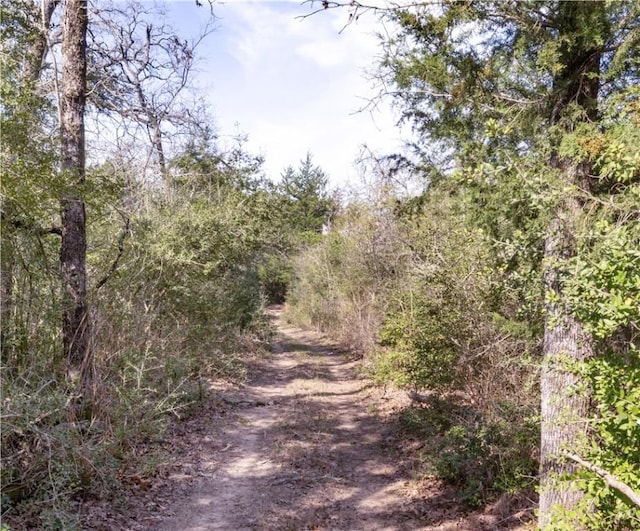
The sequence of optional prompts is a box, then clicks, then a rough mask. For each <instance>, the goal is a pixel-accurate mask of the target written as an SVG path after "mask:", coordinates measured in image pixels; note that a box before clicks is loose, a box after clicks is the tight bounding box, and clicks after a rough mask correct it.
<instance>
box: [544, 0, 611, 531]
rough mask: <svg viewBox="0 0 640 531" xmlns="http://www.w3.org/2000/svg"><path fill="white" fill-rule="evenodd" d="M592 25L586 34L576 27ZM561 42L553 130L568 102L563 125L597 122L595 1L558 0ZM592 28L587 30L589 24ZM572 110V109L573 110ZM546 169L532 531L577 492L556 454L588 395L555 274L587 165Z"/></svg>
mask: <svg viewBox="0 0 640 531" xmlns="http://www.w3.org/2000/svg"><path fill="white" fill-rule="evenodd" d="M597 20H599V21H600V25H599V27H597V26H596V27H594V29H593V31H592V32H591V33H590V34H589V36H585V33H584V27H581V25H583V24H585V21H588V22H589V23H590V24H593V23H594V22H595V21H597ZM557 22H558V29H559V30H560V33H561V35H560V37H561V38H559V39H558V40H559V42H561V43H562V44H561V53H560V62H561V64H562V65H563V66H564V68H563V69H562V70H561V71H560V72H559V74H558V75H557V76H556V79H555V80H554V92H555V98H554V100H555V105H554V107H553V109H552V111H551V116H550V125H551V126H556V127H559V126H560V123H561V122H560V121H561V120H562V119H567V117H566V116H563V114H564V113H565V111H567V107H568V106H570V105H576V106H577V107H578V109H580V110H581V112H582V116H581V117H579V118H574V119H573V120H568V121H569V123H568V124H567V126H566V127H572V125H571V122H573V125H575V122H576V120H578V121H579V120H585V121H587V120H588V121H594V120H597V118H598V106H597V101H598V91H599V88H600V77H599V76H600V60H601V56H602V51H601V46H602V42H599V39H598V37H599V36H600V35H599V33H598V32H599V31H605V28H606V27H607V19H606V12H605V6H604V4H603V3H602V2H570V1H562V2H560V3H559V6H558V17H557ZM592 27H593V26H592ZM574 112H575V111H574ZM550 162H551V163H550V166H551V167H552V168H554V170H557V171H559V172H560V173H561V175H562V176H563V181H564V184H565V188H566V189H567V190H569V191H565V192H563V193H564V194H565V197H564V199H563V201H562V202H561V203H560V205H559V206H558V207H557V208H556V211H555V212H554V217H553V220H552V222H551V224H550V226H549V229H548V233H547V237H546V241H545V264H546V266H545V271H544V282H545V289H546V297H547V301H548V302H547V304H546V320H545V332H544V345H543V351H544V361H543V369H542V376H541V416H542V423H541V440H540V507H539V526H540V529H543V530H544V529H549V527H550V525H551V520H552V516H553V511H554V509H558V510H561V511H563V512H564V511H571V510H573V509H575V508H576V507H577V506H578V504H579V503H580V501H581V500H582V499H583V497H584V494H583V493H582V492H581V491H580V489H578V488H577V487H576V485H575V481H573V482H572V481H571V478H570V476H571V475H572V473H573V472H575V464H574V463H571V462H568V461H567V460H566V459H564V458H563V457H562V456H561V453H562V451H563V450H567V449H574V448H575V447H576V446H577V445H579V444H581V443H583V442H585V440H586V430H587V417H588V413H589V392H588V389H587V388H586V386H584V385H581V383H582V382H581V379H580V377H579V376H578V375H577V373H576V371H575V369H576V367H575V365H576V364H577V363H579V362H582V361H584V360H586V359H588V358H590V357H592V356H593V354H594V350H593V338H592V337H590V335H589V334H588V333H587V332H586V331H585V329H584V326H583V325H582V323H580V322H579V320H578V319H576V317H575V316H573V315H572V314H571V312H570V309H569V308H568V307H567V303H566V297H565V295H564V287H563V282H564V280H563V276H564V274H565V272H564V268H565V267H566V264H567V261H568V260H570V259H571V258H573V257H575V256H576V254H577V251H578V248H577V242H576V234H577V232H578V231H577V222H578V220H579V218H580V216H581V211H582V204H581V200H580V198H579V196H578V193H579V192H578V191H574V190H582V191H588V190H589V175H590V173H591V171H590V170H591V168H590V165H589V164H587V163H576V162H575V161H572V160H569V159H566V158H564V159H563V158H560V157H559V156H558V155H557V154H555V155H553V157H552V160H551V161H550Z"/></svg>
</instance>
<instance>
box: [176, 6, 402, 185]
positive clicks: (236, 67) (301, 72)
mask: <svg viewBox="0 0 640 531" xmlns="http://www.w3.org/2000/svg"><path fill="white" fill-rule="evenodd" d="M203 3H205V6H204V7H201V8H197V7H196V6H195V1H186V0H183V1H173V2H171V1H168V2H167V7H168V11H169V13H168V14H169V16H170V19H171V20H172V25H173V26H174V27H176V29H178V30H179V32H180V33H181V34H182V35H184V36H185V37H186V36H187V35H189V34H194V33H196V32H197V31H198V28H199V27H200V26H202V24H204V22H205V20H206V16H207V12H208V11H207V10H208V6H207V5H206V2H205V1H203ZM317 7H319V3H317V4H316V8H317ZM309 12H310V6H309V5H301V3H300V2H292V1H278V2H272V1H254V2H249V1H242V0H232V1H227V2H224V3H221V2H216V3H215V4H214V13H215V15H216V16H217V17H218V20H217V24H216V25H217V29H216V31H214V32H213V33H212V34H211V35H210V36H209V37H208V38H207V39H206V41H205V42H204V43H203V44H202V45H201V48H200V49H199V55H200V57H201V61H200V63H199V65H198V73H197V76H196V84H197V85H198V86H199V87H200V89H201V90H202V91H203V93H204V94H205V97H206V100H207V102H208V103H209V104H210V106H211V110H212V112H213V115H214V117H215V122H216V125H217V129H218V132H219V133H220V134H222V135H223V141H224V139H225V137H226V138H230V137H231V136H232V135H234V134H235V132H236V131H237V130H238V128H239V130H240V131H241V132H243V133H246V134H248V135H249V143H248V147H249V149H250V150H252V151H253V152H260V153H262V154H263V155H264V156H265V158H266V163H265V171H266V173H267V175H269V176H270V177H272V178H277V177H278V176H279V175H280V173H281V172H282V170H283V169H284V167H286V166H287V165H289V164H291V165H293V166H297V165H298V162H299V160H300V159H302V158H304V156H305V154H306V152H307V151H310V152H311V153H312V154H313V157H314V161H315V163H316V164H318V165H320V166H321V167H322V168H323V169H324V170H325V171H326V172H327V174H328V175H329V176H330V178H331V182H332V183H333V184H334V185H342V184H345V183H351V184H353V183H355V182H357V180H358V173H357V170H356V168H355V167H354V165H353V162H354V160H355V159H356V157H357V155H358V153H359V151H360V146H361V145H362V144H364V143H366V144H367V145H368V146H369V147H370V148H372V149H374V150H376V151H380V152H384V153H389V152H393V151H395V150H397V149H398V148H399V147H400V146H401V141H400V132H399V130H398V128H397V127H396V126H395V117H394V114H393V113H392V111H391V109H390V105H389V103H388V102H387V103H384V104H383V105H381V106H379V109H378V110H377V111H376V112H373V113H369V112H361V113H357V112H356V111H357V110H358V109H360V108H362V107H363V106H364V105H365V103H366V101H367V99H368V98H371V97H372V96H373V95H374V94H375V93H376V92H377V90H376V88H375V87H374V86H373V83H372V82H371V81H369V80H367V78H366V76H365V75H364V70H365V69H369V70H371V69H372V68H373V66H374V64H375V58H376V56H377V54H379V53H380V50H379V47H378V41H377V38H376V36H375V35H374V32H375V31H380V30H381V29H382V27H381V25H380V23H379V21H377V20H376V19H375V17H374V16H373V15H370V16H364V17H361V19H360V20H359V21H358V23H357V24H352V25H350V26H349V27H347V28H346V29H345V30H344V31H343V32H342V33H340V30H341V29H342V28H343V27H344V25H345V22H346V21H347V17H348V12H347V11H346V10H328V11H326V12H322V13H318V14H316V15H314V16H313V17H310V18H307V19H304V20H300V19H297V18H296V17H299V16H300V15H304V14H307V13H309ZM236 124H237V125H236Z"/></svg>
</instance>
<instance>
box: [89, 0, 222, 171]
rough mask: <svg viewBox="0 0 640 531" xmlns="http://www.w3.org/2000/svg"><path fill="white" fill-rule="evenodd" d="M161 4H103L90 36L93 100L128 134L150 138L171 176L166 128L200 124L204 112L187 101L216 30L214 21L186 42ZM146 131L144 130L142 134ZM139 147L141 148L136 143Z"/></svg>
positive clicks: (153, 155)
mask: <svg viewBox="0 0 640 531" xmlns="http://www.w3.org/2000/svg"><path fill="white" fill-rule="evenodd" d="M164 18H165V17H164V13H163V12H162V10H161V9H160V8H158V7H157V6H155V7H153V8H149V6H144V5H142V4H140V3H138V2H136V1H135V0H129V1H128V2H126V4H125V5H124V7H120V6H116V5H114V4H106V5H100V7H99V9H96V10H95V12H94V21H93V23H92V31H91V32H90V34H89V37H90V40H89V44H88V53H89V67H90V68H89V76H88V83H89V88H90V92H91V97H90V100H89V102H90V103H91V104H92V105H93V106H95V108H96V109H97V110H98V112H99V113H103V114H107V115H109V117H110V118H111V119H112V120H117V121H119V122H120V123H121V124H122V130H123V131H125V132H126V133H127V135H128V136H130V137H133V138H137V139H139V134H138V133H139V132H142V134H143V135H145V136H147V138H148V141H149V145H150V147H151V150H150V156H151V159H152V160H153V161H154V163H155V166H156V168H157V170H158V172H159V174H160V175H161V176H166V173H167V158H168V157H169V156H170V154H169V153H167V147H166V145H167V143H168V138H169V136H168V135H167V132H168V131H167V129H168V128H173V131H172V132H173V135H171V136H177V135H176V132H177V131H182V132H183V131H184V130H185V129H186V130H187V132H188V129H189V128H191V127H194V126H197V125H198V124H200V123H201V120H200V118H201V113H202V109H200V108H196V109H195V111H194V107H197V104H194V103H193V102H186V101H185V100H184V95H185V92H187V91H188V89H189V86H190V83H191V77H192V70H193V67H194V66H195V64H196V60H197V54H196V52H197V48H198V46H199V45H200V44H201V43H202V42H203V40H204V39H205V38H206V37H207V36H208V35H209V34H210V33H211V32H212V31H213V27H212V20H213V18H212V17H211V18H209V19H207V23H206V25H205V26H204V28H203V29H202V30H201V31H200V32H199V33H198V35H197V36H195V37H194V38H192V39H185V38H182V37H181V36H180V35H179V34H178V33H177V32H176V31H175V30H174V29H173V28H172V27H171V26H170V25H169V24H168V23H167V22H166V21H165V19H164ZM139 129H141V131H139ZM136 147H137V148H138V145H136Z"/></svg>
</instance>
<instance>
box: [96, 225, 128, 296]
mask: <svg viewBox="0 0 640 531" xmlns="http://www.w3.org/2000/svg"><path fill="white" fill-rule="evenodd" d="M118 213H119V214H120V215H121V216H122V219H123V220H124V227H123V228H122V232H121V233H120V237H119V238H118V254H117V255H116V257H115V259H114V261H113V262H112V263H111V267H110V268H109V271H107V274H106V275H105V276H104V277H102V278H101V279H100V281H99V282H98V283H97V284H96V291H98V290H99V289H100V288H101V287H102V286H104V285H105V284H106V283H107V282H108V280H109V279H110V278H111V277H112V276H113V274H114V273H115V272H116V270H117V269H118V263H119V262H120V259H121V258H122V255H123V254H124V241H125V240H126V239H127V236H128V235H129V234H131V230H130V228H129V218H128V217H127V216H125V215H124V214H122V212H118Z"/></svg>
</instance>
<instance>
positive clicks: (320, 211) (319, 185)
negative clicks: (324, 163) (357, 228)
mask: <svg viewBox="0 0 640 531" xmlns="http://www.w3.org/2000/svg"><path fill="white" fill-rule="evenodd" d="M328 184H329V179H328V177H327V175H326V174H325V173H324V171H323V170H322V168H320V167H319V166H314V165H313V158H312V156H311V153H307V156H306V157H305V158H304V160H301V161H300V167H299V168H298V170H297V171H296V170H294V169H293V167H292V166H289V167H287V168H286V169H285V170H284V172H283V174H282V179H281V181H280V183H279V186H278V188H279V190H280V193H281V194H282V197H283V200H284V204H285V206H284V208H285V210H286V214H287V218H288V219H289V220H290V223H291V225H292V226H293V228H294V229H295V231H297V232H309V233H320V232H321V230H322V226H323V224H325V223H327V222H328V221H329V220H330V219H331V217H332V216H333V214H334V213H335V210H336V204H335V201H334V200H333V199H332V198H331V197H330V195H329V191H328V189H327V187H328Z"/></svg>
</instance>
